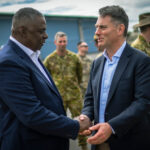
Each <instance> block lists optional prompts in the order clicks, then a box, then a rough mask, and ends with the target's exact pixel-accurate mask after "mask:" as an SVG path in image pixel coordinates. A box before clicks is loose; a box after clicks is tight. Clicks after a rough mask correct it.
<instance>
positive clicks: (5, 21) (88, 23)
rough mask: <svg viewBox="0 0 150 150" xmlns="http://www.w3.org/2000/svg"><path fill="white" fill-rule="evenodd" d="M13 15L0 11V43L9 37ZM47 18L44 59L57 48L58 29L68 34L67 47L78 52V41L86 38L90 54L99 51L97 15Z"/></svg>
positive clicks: (42, 56) (42, 55)
mask: <svg viewBox="0 0 150 150" xmlns="http://www.w3.org/2000/svg"><path fill="white" fill-rule="evenodd" d="M12 16H13V14H11V13H0V33H1V36H0V45H5V43H6V42H7V40H8V38H9V35H10V33H11V21H12ZM45 18H46V21H47V34H48V36H49V37H48V39H47V40H46V43H45V45H44V46H43V47H42V50H41V56H40V57H41V59H42V60H43V59H44V58H45V57H46V56H47V55H48V54H49V53H51V52H52V51H53V50H54V49H55V45H54V35H55V33H56V32H58V31H63V32H65V33H66V34H67V35H68V46H67V48H68V49H70V50H72V51H73V52H75V53H76V52H77V42H79V41H80V40H85V41H86V42H87V43H88V45H89V54H91V55H93V53H97V49H96V47H95V46H94V41H93V35H94V33H95V23H96V20H97V17H93V16H60V15H45Z"/></svg>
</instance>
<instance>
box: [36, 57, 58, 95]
mask: <svg viewBox="0 0 150 150" xmlns="http://www.w3.org/2000/svg"><path fill="white" fill-rule="evenodd" d="M38 60H39V62H40V64H41V66H42V67H43V69H44V71H45V72H46V74H47V76H48V77H49V80H50V81H51V83H52V86H51V87H52V89H53V88H55V90H56V92H57V94H58V95H59V96H60V94H59V92H58V89H57V87H56V85H55V83H54V81H53V79H52V77H51V75H50V73H49V72H48V71H47V69H46V68H45V66H44V65H43V63H42V62H41V60H40V59H38ZM44 77H45V76H44ZM46 80H47V79H46ZM48 83H49V81H48ZM49 84H50V83H49ZM50 85H51V84H50Z"/></svg>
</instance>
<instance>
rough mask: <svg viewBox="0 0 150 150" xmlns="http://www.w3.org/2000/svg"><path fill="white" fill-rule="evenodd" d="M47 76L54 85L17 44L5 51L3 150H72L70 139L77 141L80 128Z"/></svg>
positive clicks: (1, 59)
mask: <svg viewBox="0 0 150 150" xmlns="http://www.w3.org/2000/svg"><path fill="white" fill-rule="evenodd" d="M45 71H46V69H45ZM46 73H47V74H48V76H49V79H50V80H51V82H52V85H51V84H50V83H49V82H48V81H47V79H46V78H45V76H44V75H43V74H42V73H41V72H40V70H39V69H38V68H37V67H36V65H35V64H34V63H33V62H32V61H31V59H30V58H29V57H28V56H27V55H26V54H25V53H24V52H23V50H21V49H20V48H19V47H18V46H17V45H16V44H15V43H14V42H12V41H9V42H8V44H7V45H6V46H5V47H4V49H3V50H1V52H0V149H1V150H68V149H69V142H68V139H69V138H72V139H75V138H76V137H77V134H78V131H79V124H78V122H77V121H73V120H71V119H69V118H67V117H66V113H65V110H64V108H63V103H62V99H61V96H60V94H59V92H58V90H57V88H56V86H55V85H54V82H53V81H52V79H51V77H50V75H49V73H48V72H47V71H46Z"/></svg>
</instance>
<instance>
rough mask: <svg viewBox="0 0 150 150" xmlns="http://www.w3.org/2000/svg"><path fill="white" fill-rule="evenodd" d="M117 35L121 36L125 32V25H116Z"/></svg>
mask: <svg viewBox="0 0 150 150" xmlns="http://www.w3.org/2000/svg"><path fill="white" fill-rule="evenodd" d="M117 31H118V35H123V34H124V31H125V25H124V24H119V25H118V30H117Z"/></svg>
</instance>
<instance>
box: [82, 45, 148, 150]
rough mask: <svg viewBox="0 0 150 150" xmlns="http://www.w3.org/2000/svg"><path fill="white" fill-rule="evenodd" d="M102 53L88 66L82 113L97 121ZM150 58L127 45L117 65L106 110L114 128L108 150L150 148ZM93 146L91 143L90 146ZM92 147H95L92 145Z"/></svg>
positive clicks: (103, 61)
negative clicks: (87, 79) (149, 114)
mask: <svg viewBox="0 0 150 150" xmlns="http://www.w3.org/2000/svg"><path fill="white" fill-rule="evenodd" d="M104 64H105V58H104V56H101V57H100V58H98V59H96V60H95V61H94V62H93V65H92V68H91V75H90V80H89V85H88V89H87V92H86V95H85V104H84V108H83V111H82V113H83V114H86V115H88V116H89V117H90V119H91V120H93V119H94V120H95V124H96V123H98V122H99V98H100V90H101V80H102V74H103V68H104ZM149 110H150V58H149V57H148V56H146V55H145V54H143V53H142V52H140V51H138V50H136V49H134V48H131V47H130V46H129V45H128V44H127V45H126V47H125V49H124V51H123V53H122V55H121V58H120V60H119V62H118V66H117V68H116V71H115V74H114V77H113V80H112V83H111V87H110V91H109V95H108V99H107V104H106V110H105V116H104V117H105V121H106V122H108V123H109V124H110V125H111V127H112V128H113V129H114V131H115V135H112V136H111V137H110V138H109V140H108V142H109V144H110V146H111V150H141V149H143V150H147V148H146V146H149V147H148V148H150V141H149V140H150V116H148V111H149ZM93 147H94V146H93ZM93 149H94V148H93Z"/></svg>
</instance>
